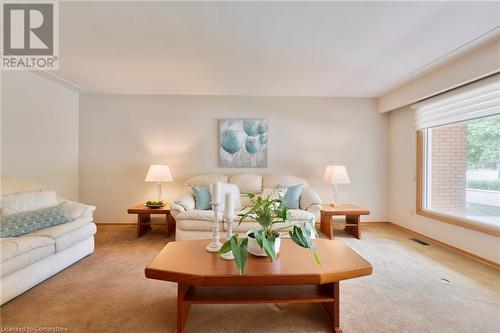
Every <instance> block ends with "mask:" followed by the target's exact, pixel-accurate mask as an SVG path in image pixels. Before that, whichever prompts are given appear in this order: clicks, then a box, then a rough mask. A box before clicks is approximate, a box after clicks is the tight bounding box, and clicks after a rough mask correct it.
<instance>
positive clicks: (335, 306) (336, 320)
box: [321, 282, 342, 333]
mask: <svg viewBox="0 0 500 333" xmlns="http://www.w3.org/2000/svg"><path fill="white" fill-rule="evenodd" d="M324 287H325V288H328V289H330V290H331V292H332V294H333V298H335V300H334V301H333V302H325V303H321V307H322V308H323V311H324V312H325V314H326V317H327V318H328V320H329V321H330V324H331V325H332V330H333V332H335V333H342V329H341V328H340V285H339V282H334V283H330V284H327V285H325V286H324Z"/></svg>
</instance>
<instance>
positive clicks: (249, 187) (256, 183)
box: [229, 173, 262, 193]
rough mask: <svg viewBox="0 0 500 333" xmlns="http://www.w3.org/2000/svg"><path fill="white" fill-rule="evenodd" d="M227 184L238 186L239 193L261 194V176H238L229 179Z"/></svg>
mask: <svg viewBox="0 0 500 333" xmlns="http://www.w3.org/2000/svg"><path fill="white" fill-rule="evenodd" d="M229 183H230V184H234V185H236V186H238V188H239V189H240V192H241V193H248V192H250V193H260V192H262V176H259V175H256V174H250V173H247V174H240V175H233V176H231V177H229Z"/></svg>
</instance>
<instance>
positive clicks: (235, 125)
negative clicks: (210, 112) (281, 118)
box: [219, 119, 268, 168]
mask: <svg viewBox="0 0 500 333" xmlns="http://www.w3.org/2000/svg"><path fill="white" fill-rule="evenodd" d="M267 146H268V126H267V120H265V119H222V120H220V121H219V167H222V168H267Z"/></svg>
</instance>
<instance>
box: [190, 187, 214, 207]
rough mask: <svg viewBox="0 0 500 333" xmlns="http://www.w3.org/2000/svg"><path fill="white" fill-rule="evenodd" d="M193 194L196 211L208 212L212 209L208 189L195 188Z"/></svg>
mask: <svg viewBox="0 0 500 333" xmlns="http://www.w3.org/2000/svg"><path fill="white" fill-rule="evenodd" d="M193 193H194V208H195V209H201V210H207V209H210V208H211V205H210V190H209V189H208V187H203V186H193Z"/></svg>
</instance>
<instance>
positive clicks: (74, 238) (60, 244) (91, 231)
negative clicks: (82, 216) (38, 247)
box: [54, 223, 97, 252]
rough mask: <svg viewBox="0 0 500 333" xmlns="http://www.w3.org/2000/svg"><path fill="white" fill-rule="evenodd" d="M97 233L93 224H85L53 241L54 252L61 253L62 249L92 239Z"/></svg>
mask: <svg viewBox="0 0 500 333" xmlns="http://www.w3.org/2000/svg"><path fill="white" fill-rule="evenodd" d="M96 232H97V227H96V225H95V224H94V223H87V224H85V225H84V226H83V227H81V228H78V229H76V230H73V231H70V232H68V233H65V234H63V235H61V236H59V237H57V238H56V239H55V242H54V245H55V248H56V252H61V251H62V250H64V249H67V248H68V247H70V246H72V245H74V244H76V243H78V242H80V241H82V240H84V239H87V238H89V237H92V236H94V235H95V233H96Z"/></svg>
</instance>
